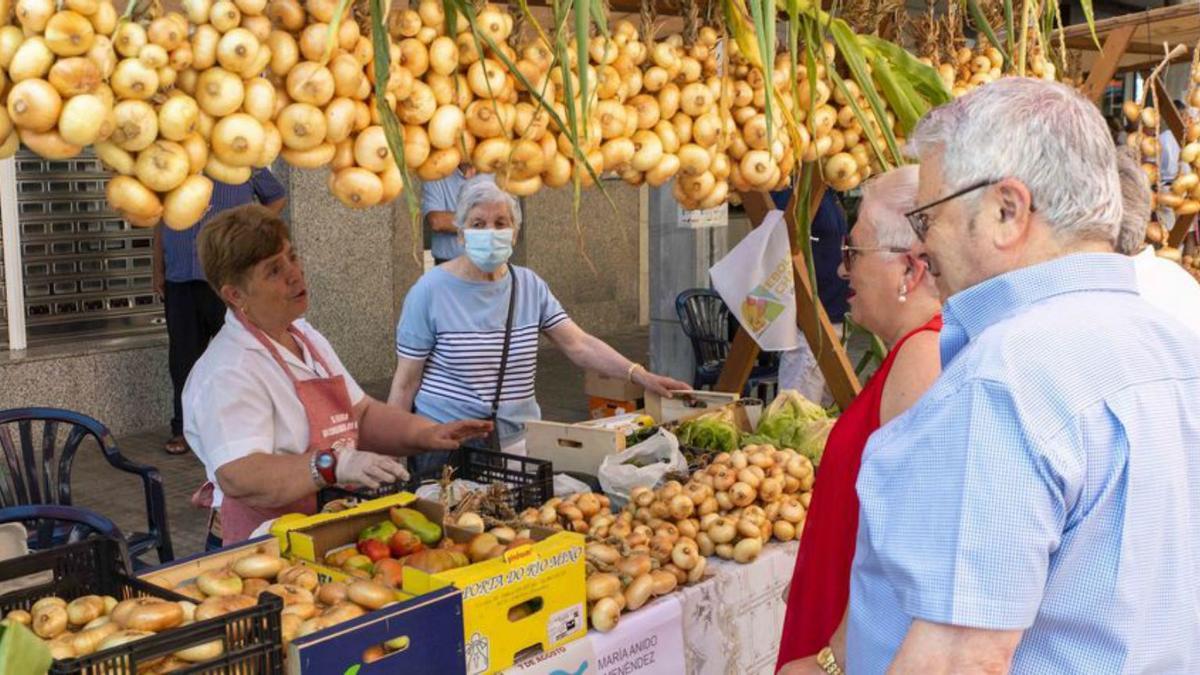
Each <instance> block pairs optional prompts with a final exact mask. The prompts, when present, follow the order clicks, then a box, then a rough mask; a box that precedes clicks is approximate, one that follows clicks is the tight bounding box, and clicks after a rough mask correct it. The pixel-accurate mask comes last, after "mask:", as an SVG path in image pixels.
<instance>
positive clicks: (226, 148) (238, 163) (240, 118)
mask: <svg viewBox="0 0 1200 675" xmlns="http://www.w3.org/2000/svg"><path fill="white" fill-rule="evenodd" d="M263 141H264V139H263V128H262V124H261V123H260V122H259V121H258V120H256V119H254V118H253V117H251V116H250V115H247V114H245V113H235V114H233V115H229V116H227V117H223V118H221V119H220V120H219V121H218V122H217V123H216V124H215V125H214V126H213V130H212V137H211V138H210V139H209V142H210V143H211V145H212V151H213V154H215V155H216V156H217V157H218V158H219V159H220V160H221V161H222V162H224V163H225V164H228V165H229V166H234V167H248V166H254V164H255V162H257V161H258V158H259V155H261V154H262V148H263Z"/></svg>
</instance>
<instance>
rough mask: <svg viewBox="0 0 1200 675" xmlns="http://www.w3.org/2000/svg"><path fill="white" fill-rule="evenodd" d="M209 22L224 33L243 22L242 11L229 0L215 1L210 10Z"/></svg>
mask: <svg viewBox="0 0 1200 675" xmlns="http://www.w3.org/2000/svg"><path fill="white" fill-rule="evenodd" d="M208 22H209V23H211V24H212V26H213V28H216V29H217V30H218V31H220V32H222V33H227V32H229V31H231V30H233V29H234V28H237V27H238V25H240V24H241V23H242V12H241V10H239V9H238V8H237V6H236V5H234V4H233V3H232V2H229V1H228V0H220V1H219V2H215V3H213V6H212V9H210V10H209V12H208Z"/></svg>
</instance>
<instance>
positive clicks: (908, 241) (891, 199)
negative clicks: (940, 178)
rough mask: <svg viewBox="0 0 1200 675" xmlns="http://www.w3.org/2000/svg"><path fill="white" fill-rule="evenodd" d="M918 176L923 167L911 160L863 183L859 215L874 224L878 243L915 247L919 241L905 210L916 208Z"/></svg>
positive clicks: (887, 245)
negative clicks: (912, 162)
mask: <svg viewBox="0 0 1200 675" xmlns="http://www.w3.org/2000/svg"><path fill="white" fill-rule="evenodd" d="M919 177H920V167H918V166H917V165H916V164H909V165H906V166H901V167H898V168H895V169H892V170H891V171H888V172H887V173H882V174H880V175H878V176H876V177H874V178H872V179H870V180H868V181H867V182H866V183H863V186H862V205H861V206H860V207H859V210H858V217H859V219H860V220H861V219H863V218H866V219H868V220H870V221H871V223H872V224H873V225H874V226H875V239H876V241H877V242H878V245H879V246H885V247H896V248H912V247H913V245H915V244H916V243H917V235H916V234H915V233H914V232H913V230H912V226H911V225H909V224H908V218H905V217H904V214H906V213H908V212H909V211H912V210H913V209H915V208H917V182H918V178H919Z"/></svg>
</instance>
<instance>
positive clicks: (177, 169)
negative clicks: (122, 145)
mask: <svg viewBox="0 0 1200 675" xmlns="http://www.w3.org/2000/svg"><path fill="white" fill-rule="evenodd" d="M189 169H190V164H189V162H188V154H187V151H186V150H184V149H183V146H182V145H180V144H178V143H175V142H172V141H156V142H154V143H152V144H151V145H150V147H148V148H146V149H145V150H142V151H141V152H139V153H138V156H137V163H136V164H135V165H134V173H135V174H136V175H137V179H138V180H139V181H141V183H142V185H145V186H146V187H148V188H150V189H151V190H154V191H155V192H169V191H171V190H174V189H175V188H177V187H179V185H180V184H181V183H183V181H184V179H186V178H187V177H188V173H189Z"/></svg>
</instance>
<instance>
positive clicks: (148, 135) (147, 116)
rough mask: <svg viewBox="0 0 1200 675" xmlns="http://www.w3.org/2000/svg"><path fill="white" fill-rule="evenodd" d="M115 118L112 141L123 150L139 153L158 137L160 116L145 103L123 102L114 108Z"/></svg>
mask: <svg viewBox="0 0 1200 675" xmlns="http://www.w3.org/2000/svg"><path fill="white" fill-rule="evenodd" d="M113 118H114V120H115V128H114V129H113V133H112V136H111V137H110V140H112V142H113V143H115V144H116V145H117V146H119V147H120V148H121V149H123V150H127V151H129V152H138V151H140V150H143V149H145V148H147V147H148V146H149V145H150V144H151V143H153V142H154V139H155V137H157V136H158V116H157V115H155V114H154V108H152V107H150V104H148V103H146V102H145V101H121V102H120V103H118V104H117V105H115V106H113Z"/></svg>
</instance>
